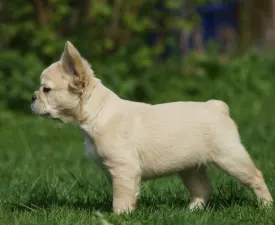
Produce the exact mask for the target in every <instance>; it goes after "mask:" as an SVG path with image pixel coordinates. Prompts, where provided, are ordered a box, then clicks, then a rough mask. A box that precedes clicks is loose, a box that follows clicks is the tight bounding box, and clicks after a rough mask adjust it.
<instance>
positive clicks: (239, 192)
mask: <svg viewBox="0 0 275 225" xmlns="http://www.w3.org/2000/svg"><path fill="white" fill-rule="evenodd" d="M270 103H272V101H271V102H270ZM232 105H233V106H235V109H233V117H234V119H236V121H237V122H238V125H239V128H240V133H241V136H242V141H243V143H244V145H245V146H246V147H247V149H248V151H249V153H250V154H251V156H252V158H253V159H254V162H255V164H256V165H257V167H258V168H259V169H260V170H261V171H262V172H263V174H264V177H265V180H266V183H267V185H268V187H269V189H270V191H271V193H272V195H273V197H275V178H274V172H275V164H274V162H275V131H274V130H275V118H273V115H274V113H275V108H274V107H273V108H272V104H269V103H265V104H263V105H262V106H261V109H260V110H258V111H257V113H252V112H251V110H250V109H249V104H247V105H246V106H244V108H240V107H242V104H235V105H234V104H233V103H232V104H231V106H232ZM269 107H270V108H269ZM233 108H234V107H233ZM0 134H1V135H0V149H1V151H0V179H1V185H0V224H1V225H9V224H20V225H24V224H26V225H31V224H40V225H42V224H58V225H63V224H81V225H86V224H93V225H96V224H106V225H107V224H142V225H144V224H160V225H161V224H186V225H201V224H210V225H221V224H257V225H260V224H263V225H268V224H274V223H275V210H274V209H271V210H269V211H264V210H260V209H259V208H258V207H257V204H256V199H255V196H254V195H253V194H252V193H251V192H250V190H248V189H247V188H244V187H243V186H242V185H240V184H239V183H238V182H236V181H235V180H234V179H233V178H231V177H230V176H228V175H227V174H224V173H223V172H221V171H219V170H218V169H217V168H215V167H214V166H213V167H211V168H210V169H209V175H210V177H211V182H212V185H213V187H214V195H213V198H212V199H211V201H210V202H209V205H208V207H207V208H206V209H205V211H200V212H193V213H192V212H190V211H189V210H188V208H187V204H188V193H187V191H186V189H185V188H184V187H183V185H182V183H181V182H180V180H179V179H178V178H177V177H168V178H162V179H158V180H154V181H149V182H145V183H143V184H142V194H141V197H140V199H139V202H138V208H137V210H136V211H135V212H134V213H132V214H129V215H115V214H114V213H112V211H111V206H112V193H111V188H110V186H109V185H108V183H107V181H106V179H105V177H104V175H103V174H102V173H101V172H100V171H97V170H96V168H95V167H94V165H93V164H92V163H91V162H90V161H89V160H88V159H87V158H86V157H85V155H84V148H83V139H82V137H81V135H80V133H79V132H78V131H77V130H76V129H75V128H74V127H73V126H71V125H65V124H61V123H59V122H56V121H51V120H47V119H42V118H39V117H37V116H34V115H31V114H30V115H15V114H13V113H7V112H5V111H3V112H1V113H0Z"/></svg>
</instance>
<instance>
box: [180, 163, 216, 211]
mask: <svg viewBox="0 0 275 225" xmlns="http://www.w3.org/2000/svg"><path fill="white" fill-rule="evenodd" d="M179 175H180V177H181V179H182V181H183V183H184V185H185V187H186V188H187V189H188V191H189V192H190V204H189V208H190V209H191V210H193V209H201V208H203V207H204V206H205V204H206V203H207V201H208V200H209V198H210V197H211V194H212V187H211V185H210V183H209V182H208V179H207V175H206V168H205V167H204V166H201V167H199V168H190V169H187V170H185V171H182V172H180V173H179Z"/></svg>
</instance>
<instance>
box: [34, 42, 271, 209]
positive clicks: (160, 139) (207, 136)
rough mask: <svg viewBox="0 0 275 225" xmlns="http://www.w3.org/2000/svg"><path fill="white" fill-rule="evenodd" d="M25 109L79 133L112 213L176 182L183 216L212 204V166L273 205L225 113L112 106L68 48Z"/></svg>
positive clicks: (194, 107)
mask: <svg viewBox="0 0 275 225" xmlns="http://www.w3.org/2000/svg"><path fill="white" fill-rule="evenodd" d="M32 100H33V102H32V105H31V108H32V110H33V112H35V113H36V114H39V115H43V116H48V117H51V118H58V119H60V120H62V121H64V122H72V123H75V124H77V126H78V127H79V128H80V129H81V130H83V131H84V133H85V143H86V149H87V152H88V154H89V155H90V156H91V158H92V159H93V160H94V161H95V163H97V164H98V165H99V166H100V167H101V168H102V169H103V170H104V171H105V172H106V174H107V176H108V178H109V180H110V181H111V183H112V186H113V210H114V211H115V212H117V213H122V212H129V211H132V210H134V208H135V206H136V201H137V195H138V190H139V184H140V181H141V180H146V179H151V178H155V177H161V176H166V175H169V174H178V175H179V176H180V178H181V179H182V181H183V183H184V184H185V186H186V188H187V189H188V190H189V192H190V197H191V201H190V208H191V209H194V208H195V207H199V208H201V207H203V206H204V205H205V203H206V202H207V201H208V199H209V198H210V196H211V185H210V184H209V182H208V180H207V177H206V166H207V165H208V164H211V163H214V164H216V165H217V166H218V167H220V168H221V169H223V170H224V171H225V172H227V173H229V174H231V175H232V176H233V177H235V178H237V179H238V180H239V181H240V182H241V183H243V184H244V185H247V186H248V187H249V188H250V189H252V190H253V191H254V193H255V194H256V196H257V197H258V200H259V201H260V202H261V203H263V205H270V203H272V197H271V195H270V193H269V190H268V188H267V186H266V184H265V181H264V178H263V176H262V174H261V172H260V171H259V170H258V169H257V168H256V167H255V165H254V164H253V162H252V160H251V158H250V156H249V154H248V153H247V151H246V150H245V148H244V146H243V145H242V144H241V141H240V137H239V134H238V130H237V127H236V125H235V123H234V121H233V120H232V119H231V118H230V116H229V109H228V106H227V105H226V104H225V103H224V102H222V101H218V100H210V101H207V102H173V103H166V104H159V105H150V104H145V103H138V102H132V101H127V100H123V99H121V98H119V97H118V96H117V95H116V94H115V93H113V92H112V91H111V90H109V89H108V88H106V87H105V86H103V84H102V83H101V82H100V81H99V80H98V79H96V78H95V77H94V73H93V71H92V69H91V68H90V66H89V64H88V63H87V61H86V60H84V59H83V58H82V57H81V55H80V54H79V52H78V51H77V49H76V48H75V47H74V46H73V45H72V44H71V43H70V42H67V43H66V45H65V49H64V53H63V55H62V57H61V59H60V61H58V62H55V63H54V64H52V65H51V66H49V67H48V68H47V69H45V70H44V71H43V73H42V75H41V87H40V89H39V90H38V91H36V92H35V93H34V95H33V99H32Z"/></svg>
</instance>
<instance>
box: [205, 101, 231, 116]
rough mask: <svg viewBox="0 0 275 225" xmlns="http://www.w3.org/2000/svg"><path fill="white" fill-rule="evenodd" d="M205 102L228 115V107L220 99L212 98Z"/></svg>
mask: <svg viewBox="0 0 275 225" xmlns="http://www.w3.org/2000/svg"><path fill="white" fill-rule="evenodd" d="M207 102H208V103H209V104H211V105H212V106H213V107H215V108H216V109H218V110H219V111H221V112H222V113H223V114H224V115H226V116H229V114H230V111H229V107H228V105H227V104H226V103H225V102H223V101H220V100H213V99H211V100H209V101H207Z"/></svg>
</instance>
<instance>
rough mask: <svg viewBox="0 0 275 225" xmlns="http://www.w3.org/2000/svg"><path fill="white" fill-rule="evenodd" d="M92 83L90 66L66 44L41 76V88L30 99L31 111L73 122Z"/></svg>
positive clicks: (93, 80)
mask: <svg viewBox="0 0 275 225" xmlns="http://www.w3.org/2000/svg"><path fill="white" fill-rule="evenodd" d="M94 83H95V78H94V77H93V71H92V69H91V68H90V65H89V64H88V62H87V61H86V60H85V59H83V58H82V57H81V55H80V53H79V52H78V50H77V49H76V48H75V47H74V46H73V45H72V44H71V43H70V42H67V43H66V44H65V49H64V52H63V54H62V56H61V59H60V60H59V61H58V62H55V63H53V64H52V65H51V66H49V67H48V68H46V69H45V70H44V71H43V72H42V74H41V86H40V88H39V90H37V91H35V92H34V95H33V96H32V104H31V108H32V111H33V112H34V113H36V114H38V115H41V116H47V117H50V118H56V119H60V120H62V121H73V120H74V119H75V117H76V116H77V114H78V113H79V111H81V107H82V106H83V105H82V104H83V101H84V99H85V96H87V95H89V93H91V92H92V89H93V84H94Z"/></svg>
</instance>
